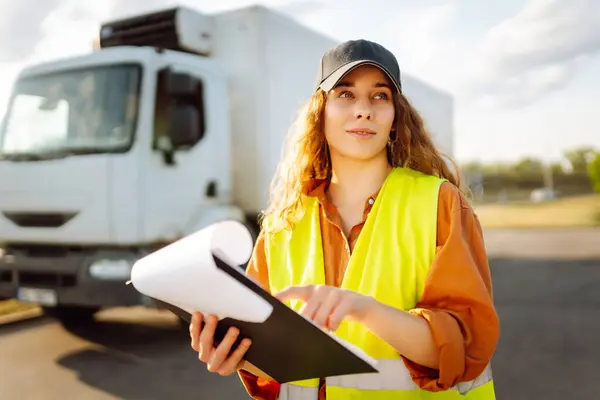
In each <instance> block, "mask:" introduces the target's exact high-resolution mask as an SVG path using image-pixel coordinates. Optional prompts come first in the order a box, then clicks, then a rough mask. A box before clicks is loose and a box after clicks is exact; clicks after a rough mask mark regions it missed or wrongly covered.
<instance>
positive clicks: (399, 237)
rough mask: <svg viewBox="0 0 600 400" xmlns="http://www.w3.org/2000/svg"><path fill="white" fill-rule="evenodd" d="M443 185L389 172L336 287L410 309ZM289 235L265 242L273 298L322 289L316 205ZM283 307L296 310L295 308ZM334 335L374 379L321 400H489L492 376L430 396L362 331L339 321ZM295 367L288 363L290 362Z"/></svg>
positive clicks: (311, 202)
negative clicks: (357, 354)
mask: <svg viewBox="0 0 600 400" xmlns="http://www.w3.org/2000/svg"><path fill="white" fill-rule="evenodd" d="M443 181H444V180H443V179H440V178H437V177H433V176H428V175H424V174H422V173H420V172H417V171H414V170H410V169H406V168H395V169H394V170H393V171H392V172H391V173H390V174H389V176H388V177H387V179H386V180H385V182H384V184H383V186H382V188H381V190H380V194H379V195H378V197H377V200H376V201H375V203H374V205H373V208H372V209H371V211H370V213H369V216H368V218H367V220H366V222H365V225H364V227H363V229H362V231H361V233H360V236H359V238H358V240H357V243H356V246H355V249H354V251H353V253H352V256H351V257H350V261H349V263H348V266H347V269H346V273H345V275H344V278H343V282H342V285H341V287H342V288H345V289H349V290H354V291H356V292H358V293H362V294H365V295H368V296H372V297H374V298H375V299H377V300H378V301H380V302H382V303H385V304H388V305H390V306H393V307H396V308H398V309H401V310H405V311H407V310H410V309H411V308H414V307H415V305H416V303H417V302H418V300H419V298H420V297H421V295H422V293H423V287H424V285H425V278H426V276H427V272H428V270H429V267H430V265H431V263H432V260H433V258H434V256H435V249H436V237H437V202H438V201H437V199H438V192H439V187H440V185H441V183H442V182H443ZM305 206H306V211H305V213H304V216H303V217H302V219H301V220H300V221H299V222H297V223H296V226H295V227H294V229H293V230H292V231H279V232H276V233H272V234H267V235H266V236H265V240H266V243H265V244H266V253H267V258H268V267H269V284H270V287H271V290H272V291H273V292H279V291H281V290H283V289H284V288H286V287H288V286H290V285H305V284H325V272H324V265H323V248H322V242H321V228H320V222H319V203H318V200H317V199H315V198H312V197H309V198H307V199H306V201H305ZM288 305H289V306H290V307H291V308H292V309H294V310H296V311H299V309H300V307H301V305H302V304H301V303H300V302H299V301H290V302H288ZM335 334H336V335H337V336H338V337H340V338H341V339H344V340H346V341H348V342H350V343H352V344H354V345H356V346H358V347H359V348H361V349H362V350H363V351H365V352H366V353H367V354H368V355H370V356H371V357H373V358H375V359H377V360H378V365H377V369H378V370H379V372H378V373H370V374H353V375H346V376H334V377H326V391H327V400H346V399H357V400H358V399H365V400H367V399H368V400H392V399H394V400H399V399H400V400H417V399H418V400H424V399H431V400H453V399H456V400H459V399H461V400H494V399H495V394H494V385H493V381H492V375H491V369H490V367H489V366H488V367H487V368H486V370H485V371H484V372H483V373H482V374H481V375H480V376H479V377H478V378H476V379H475V380H473V381H470V382H462V383H459V384H458V385H456V387H453V388H452V389H450V390H447V391H441V392H429V391H425V390H422V389H420V388H419V387H418V386H417V385H416V384H415V383H414V382H413V380H412V378H411V376H410V373H409V372H408V369H407V368H406V366H405V365H404V362H403V361H402V359H401V358H400V356H399V355H398V353H397V351H396V350H395V349H394V348H393V347H392V346H390V345H389V344H387V343H386V342H384V341H383V340H381V339H379V338H378V337H376V336H375V335H374V334H373V333H371V331H369V330H368V329H367V328H366V327H365V326H363V325H361V324H359V323H355V322H348V321H344V322H342V324H341V325H340V327H339V329H337V330H336V332H335ZM292 362H293V361H292ZM318 382H319V381H318V379H309V380H303V381H298V382H290V383H287V384H283V385H282V387H281V392H280V397H279V398H280V399H281V400H305V399H306V400H315V399H317V395H318Z"/></svg>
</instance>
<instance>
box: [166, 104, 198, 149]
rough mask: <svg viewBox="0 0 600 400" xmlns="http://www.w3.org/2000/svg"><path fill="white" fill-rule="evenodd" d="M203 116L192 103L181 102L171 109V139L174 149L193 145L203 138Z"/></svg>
mask: <svg viewBox="0 0 600 400" xmlns="http://www.w3.org/2000/svg"><path fill="white" fill-rule="evenodd" d="M201 136H202V132H201V116H200V112H199V111H198V108H197V107H195V106H194V105H191V104H179V105H176V106H174V107H173V109H172V110H171V124H170V127H169V139H171V145H172V146H173V148H174V149H180V148H182V147H183V148H185V147H191V146H193V145H195V144H196V143H197V142H198V141H199V140H200V138H201Z"/></svg>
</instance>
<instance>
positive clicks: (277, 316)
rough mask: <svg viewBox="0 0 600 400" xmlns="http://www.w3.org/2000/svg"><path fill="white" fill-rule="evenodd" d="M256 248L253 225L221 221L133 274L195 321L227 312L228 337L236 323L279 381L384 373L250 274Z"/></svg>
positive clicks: (141, 287)
mask: <svg viewBox="0 0 600 400" xmlns="http://www.w3.org/2000/svg"><path fill="white" fill-rule="evenodd" d="M252 249H253V240H252V237H251V235H250V234H249V231H248V230H247V229H246V227H244V226H243V225H242V224H241V223H239V222H237V221H221V222H218V223H215V224H212V225H210V226H207V227H206V228H204V229H202V230H200V231H197V232H196V233H193V234H191V235H189V236H186V237H184V238H182V239H179V240H177V241H176V242H174V243H171V244H169V245H167V246H165V247H163V248H161V249H159V250H156V251H155V252H153V253H151V254H148V255H146V256H145V257H143V258H141V259H140V260H138V261H136V262H135V263H134V265H133V268H132V271H131V280H130V282H131V283H132V284H133V286H134V287H135V289H136V290H137V291H138V292H140V293H141V294H143V295H145V296H147V297H149V298H151V299H153V300H155V301H156V302H157V303H158V304H159V306H162V307H163V308H165V309H167V310H169V311H170V312H172V313H174V314H175V315H177V316H178V317H180V318H182V319H183V320H185V321H188V322H190V320H191V312H193V311H199V312H202V313H205V314H216V315H219V316H220V317H221V318H220V320H219V322H218V324H217V328H216V332H215V342H216V343H218V342H220V341H221V340H222V339H223V337H224V336H225V334H226V333H227V331H228V330H229V328H230V327H233V326H235V327H236V328H238V329H239V331H240V335H239V336H238V338H237V341H236V343H234V346H232V347H233V348H234V349H235V348H236V347H237V345H239V343H240V342H241V341H242V340H243V339H244V338H249V339H251V340H252V345H251V346H250V348H249V349H248V351H247V352H246V354H245V356H244V359H245V360H246V361H248V362H250V363H252V364H253V365H254V366H256V367H257V368H259V369H260V370H262V371H263V372H265V373H266V374H268V375H269V376H271V377H272V378H273V379H275V380H276V381H277V382H279V383H287V382H292V381H299V380H305V379H312V378H325V377H331V376H340V375H350V374H362V373H373V372H378V371H377V369H376V364H377V361H376V360H375V359H373V358H371V357H369V356H368V355H367V354H365V353H364V352H363V351H362V350H360V349H358V348H356V347H355V346H353V345H351V344H350V343H347V342H345V341H343V340H342V339H340V338H338V337H337V336H335V335H333V334H331V333H329V332H326V331H324V330H323V329H321V328H320V327H318V326H317V325H315V324H314V323H313V322H312V321H310V320H308V319H306V318H305V317H304V316H302V315H300V314H299V313H297V312H296V311H294V310H293V309H291V308H290V307H288V306H287V305H286V304H285V303H283V302H281V301H280V300H279V299H277V298H276V297H275V296H272V295H271V294H270V293H268V292H267V291H266V290H264V289H263V288H262V287H261V286H260V284H258V283H257V282H255V281H254V280H253V279H252V278H251V277H249V276H247V275H246V274H245V272H244V270H243V269H242V268H240V265H244V264H245V263H246V262H247V260H248V259H249V257H250V253H251V252H252Z"/></svg>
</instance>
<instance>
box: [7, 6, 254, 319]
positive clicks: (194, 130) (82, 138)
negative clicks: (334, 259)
mask: <svg viewBox="0 0 600 400" xmlns="http://www.w3.org/2000/svg"><path fill="white" fill-rule="evenodd" d="M184 11H185V10H184ZM190 16H193V17H195V19H194V18H190ZM145 17H146V18H145V19H143V18H133V19H128V20H126V21H117V22H115V23H113V24H110V25H104V26H103V27H102V31H101V44H102V48H101V49H100V50H99V51H96V52H94V53H92V54H88V55H83V56H80V57H76V58H71V59H67V60H60V61H55V62H50V63H45V64H43V65H37V66H33V67H30V68H27V69H25V70H24V71H22V72H21V73H20V75H19V76H18V78H17V80H16V83H15V85H14V90H13V92H12V95H11V97H10V100H9V104H8V107H7V111H6V115H5V117H4V119H3V122H2V124H1V126H0V248H1V249H2V250H1V253H0V255H1V257H0V298H17V299H19V300H22V301H29V302H34V303H37V304H40V305H41V306H42V307H44V309H45V310H46V311H47V312H48V313H49V314H52V315H54V316H56V317H58V318H59V319H61V320H63V321H72V320H80V319H85V318H88V317H90V316H92V315H93V314H94V313H95V312H96V311H97V310H99V309H100V308H101V307H110V306H128V305H136V304H148V299H144V298H142V297H141V296H140V295H139V294H138V293H137V292H136V291H135V289H133V288H132V287H131V286H128V285H126V284H125V282H126V280H127V279H128V278H129V275H130V270H131V266H132V264H133V263H134V262H135V261H136V260H137V259H138V258H139V257H141V256H143V255H144V254H147V253H148V252H150V251H152V250H154V249H156V248H159V247H161V246H163V245H165V244H167V243H169V242H172V241H173V240H176V239H178V238H180V237H182V236H184V235H186V234H188V233H190V232H192V231H194V230H195V229H199V228H201V227H204V226H206V225H207V224H210V223H211V222H214V221H218V220H222V219H236V220H240V221H246V216H245V215H244V212H243V211H242V210H241V209H240V208H239V207H236V206H234V205H232V202H231V198H230V193H231V188H230V185H231V179H230V172H229V170H230V168H229V164H230V160H229V157H230V151H229V146H230V134H229V133H230V126H229V121H230V116H229V115H228V113H229V104H228V103H229V101H228V99H229V94H228V89H227V77H226V76H225V75H224V74H223V72H222V71H221V69H220V67H219V65H218V63H216V62H215V61H214V60H212V59H210V58H209V57H206V56H205V55H204V54H205V51H206V50H205V49H206V47H207V46H208V45H207V43H205V40H203V39H200V40H199V41H198V43H193V42H191V41H189V40H188V43H191V44H188V45H187V46H186V47H185V48H184V47H183V46H182V45H181V43H179V42H180V41H181V39H180V38H176V36H177V35H175V33H174V32H172V31H169V30H164V29H163V28H162V26H161V23H162V24H163V26H164V21H169V22H171V26H172V27H173V29H175V28H177V24H179V25H181V24H182V23H183V22H186V21H184V20H185V19H186V18H187V19H188V21H187V22H194V23H195V26H194V28H193V30H194V32H193V33H194V34H197V33H198V32H200V33H202V30H203V29H208V28H209V26H208V22H207V21H208V20H206V19H205V18H203V16H202V15H201V14H190V13H187V14H186V13H184V12H183V11H182V10H181V9H175V10H170V11H168V12H163V13H159V14H154V15H153V16H151V18H148V16H145ZM190 19H191V20H190ZM140 27H143V28H145V29H146V34H145V35H144V36H143V37H140V36H139V35H132V33H133V32H135V30H136V29H140ZM179 29H181V26H179ZM186 29H188V31H189V30H190V29H191V28H189V27H187V28H186ZM188 33H190V32H188ZM194 37H197V36H196V35H194ZM199 37H200V38H202V35H199ZM154 42H158V43H154Z"/></svg>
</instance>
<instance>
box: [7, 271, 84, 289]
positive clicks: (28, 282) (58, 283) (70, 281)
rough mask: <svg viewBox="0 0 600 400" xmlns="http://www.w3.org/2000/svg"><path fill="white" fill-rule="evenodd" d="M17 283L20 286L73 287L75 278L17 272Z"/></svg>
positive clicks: (67, 275) (65, 275)
mask: <svg viewBox="0 0 600 400" xmlns="http://www.w3.org/2000/svg"><path fill="white" fill-rule="evenodd" d="M17 282H18V283H19V285H20V286H35V287H73V286H75V285H76V284H77V276H76V275H73V274H64V273H52V272H43V273H38V272H27V271H17Z"/></svg>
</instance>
